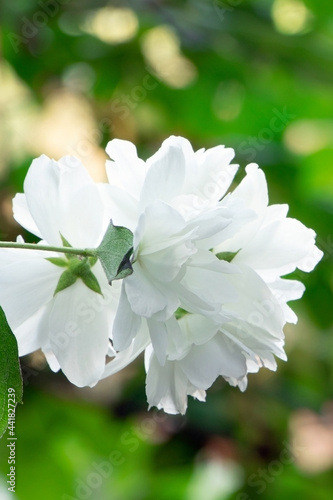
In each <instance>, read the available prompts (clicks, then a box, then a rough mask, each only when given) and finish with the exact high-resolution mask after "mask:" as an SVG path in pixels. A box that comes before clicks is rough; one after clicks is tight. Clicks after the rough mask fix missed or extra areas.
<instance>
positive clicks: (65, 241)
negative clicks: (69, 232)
mask: <svg viewBox="0 0 333 500" xmlns="http://www.w3.org/2000/svg"><path fill="white" fill-rule="evenodd" d="M60 237H61V241H62V245H63V246H64V247H71V246H72V245H71V244H70V243H69V242H68V241H67V240H66V238H65V236H63V235H62V234H61V233H60Z"/></svg>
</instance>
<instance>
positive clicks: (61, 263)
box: [45, 257, 68, 267]
mask: <svg viewBox="0 0 333 500" xmlns="http://www.w3.org/2000/svg"><path fill="white" fill-rule="evenodd" d="M45 260H48V261H49V262H52V264H54V265H55V266H59V267H67V264H68V262H67V260H66V259H62V258H61V257H49V258H47V259H45Z"/></svg>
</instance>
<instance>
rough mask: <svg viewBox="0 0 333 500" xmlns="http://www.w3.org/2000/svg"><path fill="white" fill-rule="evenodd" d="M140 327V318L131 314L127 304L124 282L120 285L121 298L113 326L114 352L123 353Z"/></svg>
mask: <svg viewBox="0 0 333 500" xmlns="http://www.w3.org/2000/svg"><path fill="white" fill-rule="evenodd" d="M140 326H141V317H140V316H137V315H136V314H135V313H133V311H132V309H131V306H130V304H129V302H128V299H127V295H126V291H125V282H123V283H122V289H121V296H120V299H119V305H118V309H117V313H116V317H115V320H114V324H113V330H112V335H113V345H114V348H115V350H116V351H123V350H124V349H127V348H128V347H129V345H130V344H131V342H132V340H133V338H134V337H135V335H136V334H137V332H138V331H139V329H140Z"/></svg>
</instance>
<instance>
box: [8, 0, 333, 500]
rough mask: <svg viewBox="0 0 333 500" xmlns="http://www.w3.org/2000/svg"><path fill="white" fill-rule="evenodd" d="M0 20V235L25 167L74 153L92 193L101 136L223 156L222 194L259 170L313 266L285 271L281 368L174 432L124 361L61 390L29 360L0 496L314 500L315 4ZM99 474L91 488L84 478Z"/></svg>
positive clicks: (325, 393)
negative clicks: (229, 152) (310, 249)
mask: <svg viewBox="0 0 333 500" xmlns="http://www.w3.org/2000/svg"><path fill="white" fill-rule="evenodd" d="M0 9H1V12H0V19H1V37H2V42H1V46H0V50H1V53H2V56H3V59H2V61H0V116H1V123H0V216H1V219H0V232H1V235H2V237H3V238H8V239H13V238H15V237H16V235H17V234H18V232H19V228H18V226H17V225H16V224H15V223H14V221H13V220H12V217H11V208H10V202H11V198H12V197H13V195H14V194H15V193H16V192H17V191H22V186H23V180H24V176H25V174H26V171H27V168H28V166H29V164H30V162H31V160H32V158H33V157H35V156H37V155H39V154H41V153H46V154H48V155H50V156H56V157H60V156H61V155H64V154H69V153H70V154H76V155H77V156H79V157H81V159H82V160H83V161H84V162H85V164H86V166H87V167H88V168H89V169H90V170H91V172H92V175H94V176H95V177H96V178H101V176H103V173H102V167H101V165H102V164H103V161H104V156H103V148H104V147H105V145H106V143H107V141H108V140H110V138H112V137H119V138H124V139H129V140H132V141H133V142H135V143H136V144H137V145H138V149H139V153H140V154H141V155H142V156H143V157H147V156H149V155H150V154H152V153H153V152H155V150H156V149H157V148H158V147H159V145H160V143H161V142H162V140H163V139H164V138H165V137H167V136H169V135H171V134H176V135H177V134H178V135H183V136H185V137H187V138H188V139H190V140H191V142H192V144H193V145H194V147H195V148H196V149H197V148H200V147H206V148H208V147H212V146H215V145H218V144H226V145H227V146H230V147H233V148H234V149H235V151H236V162H237V163H239V164H240V165H241V169H240V172H239V174H238V177H237V180H239V179H240V178H241V177H242V176H243V173H244V166H245V165H246V164H247V163H249V162H252V161H255V162H257V163H259V164H260V166H261V167H262V168H263V169H264V171H265V173H266V176H267V179H268V184H269V191H270V199H271V202H272V203H288V204H289V206H290V212H289V213H290V215H291V216H292V217H296V218H298V219H300V220H301V221H302V222H303V223H305V224H306V225H308V226H310V227H313V228H314V229H315V231H316V232H317V234H318V240H317V241H318V246H319V247H320V248H321V249H322V250H323V251H324V254H325V255H324V258H323V260H322V262H321V263H320V264H319V265H318V267H317V269H316V270H315V271H314V272H313V273H312V274H311V276H307V275H306V274H305V273H301V272H296V273H294V277H295V278H297V279H300V280H301V281H303V282H304V283H305V285H306V287H307V291H306V293H305V295H304V297H303V299H302V300H301V301H300V302H298V303H296V304H294V305H293V308H294V309H295V311H296V312H297V314H298V316H299V323H298V325H296V326H294V325H293V326H291V327H288V328H287V329H286V343H287V353H288V357H289V361H288V363H285V364H283V363H279V369H278V373H277V374H272V373H268V372H267V371H266V370H263V371H262V372H261V373H259V374H258V375H254V376H250V379H249V388H248V389H247V391H246V392H245V393H244V394H242V393H240V392H238V390H237V389H234V388H230V387H227V386H226V385H225V384H224V383H223V382H222V381H217V382H216V384H215V385H214V387H213V388H211V390H209V391H208V401H207V403H206V404H202V403H199V402H197V401H190V404H189V410H188V413H187V415H186V417H184V418H180V417H178V416H176V417H173V416H165V415H163V414H162V413H160V412H154V411H153V410H151V411H150V412H147V407H146V400H145V394H144V373H143V368H142V366H141V365H140V362H139V363H138V364H136V365H135V368H130V377H129V376H127V377H126V376H124V378H122V377H118V378H117V377H114V378H111V379H110V380H108V381H107V382H106V384H102V385H101V387H100V388H99V386H97V388H95V389H93V390H77V389H75V388H72V387H70V386H69V383H68V382H67V381H66V380H65V379H64V378H63V377H62V375H61V374H57V375H55V374H51V373H50V372H49V371H48V369H47V368H45V367H44V365H43V364H41V363H42V362H41V360H40V359H39V358H38V359H37V360H36V358H35V357H30V358H28V359H26V360H24V363H25V369H24V373H25V375H26V376H25V382H26V384H25V396H24V406H23V407H20V408H18V410H17V422H16V423H17V438H18V440H17V498H19V499H20V500H30V499H35V498H45V499H46V498H47V499H48V500H59V499H61V500H66V498H67V500H68V499H72V500H73V499H79V498H80V499H84V498H93V499H97V500H104V499H111V498H112V500H125V499H126V500H127V499H133V500H135V499H145V500H153V499H154V500H155V499H156V498H158V499H162V500H164V499H165V500H176V499H185V500H196V499H199V498H200V499H201V498H205V499H206V500H223V499H232V500H250V499H254V498H257V497H258V496H260V498H262V500H265V499H267V500H268V499H269V500H275V499H281V498H293V497H294V496H296V495H300V496H301V497H302V499H304V500H312V499H313V498H316V499H318V500H321V499H322V500H326V499H329V498H331V492H332V489H333V478H332V466H333V410H332V388H333V370H332V361H333V359H332V358H333V356H332V353H333V335H332V334H333V327H332V323H333V321H332V320H333V314H332V310H333V300H332V299H333V297H332V290H333V264H332V255H333V227H332V214H333V166H332V165H333V118H332V116H333V99H332V95H333V83H332V75H333V7H332V2H331V0H243V1H242V0H225V1H222V0H221V1H220V0H208V1H204V0H187V1H177V2H176V1H163V0H128V1H126V2H118V3H116V2H112V1H111V2H108V3H106V2H105V1H104V0H98V1H96V0H95V1H92V0H81V1H79V0H44V1H43V0H39V1H30V2H24V1H23V0H16V1H15V2H2V3H1V4H0ZM119 9H120V10H119ZM124 9H125V10H124ZM28 238H29V237H28ZM36 367H39V368H38V369H37V368H36ZM40 367H42V368H41V371H40V373H39V370H40ZM43 367H44V368H43ZM2 444H3V446H2V447H1V450H0V458H1V467H0V472H1V477H2V482H3V486H4V489H5V490H6V489H7V485H6V484H5V483H6V480H7V478H6V474H7V473H8V464H7V449H6V446H5V441H3V443H2ZM291 448H292V449H293V451H290V449H291ZM112 453H113V455H112ZM101 463H103V464H104V475H105V477H103V471H102V472H101V471H100V472H99V473H98V474H97V475H96V474H95V476H94V473H95V472H96V467H98V464H101ZM96 464H97V465H96ZM105 471H108V472H105ZM94 481H95V482H94ZM1 494H2V493H1ZM4 495H5V493H3V497H4V498H5V496H4ZM13 497H16V495H13ZM1 498H2V497H1Z"/></svg>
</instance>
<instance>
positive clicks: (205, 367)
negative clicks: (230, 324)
mask: <svg viewBox="0 0 333 500" xmlns="http://www.w3.org/2000/svg"><path fill="white" fill-rule="evenodd" d="M181 366H182V369H183V371H184V373H185V374H186V376H187V377H188V378H189V380H190V381H191V383H192V384H193V385H194V386H196V387H198V388H200V389H208V387H210V386H211V385H212V384H213V382H214V381H215V380H216V378H217V377H218V376H219V375H222V376H223V377H234V378H236V379H239V378H242V377H244V375H245V374H246V362H245V357H244V355H243V354H242V352H241V350H240V349H238V348H235V346H234V344H232V343H231V342H230V341H229V340H228V339H226V338H225V337H224V336H223V335H220V334H217V335H215V336H214V337H213V338H212V339H211V340H210V341H209V342H206V343H205V344H203V345H200V346H194V347H192V349H191V351H190V352H189V354H188V355H187V356H186V357H185V358H184V359H182V361H181Z"/></svg>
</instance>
